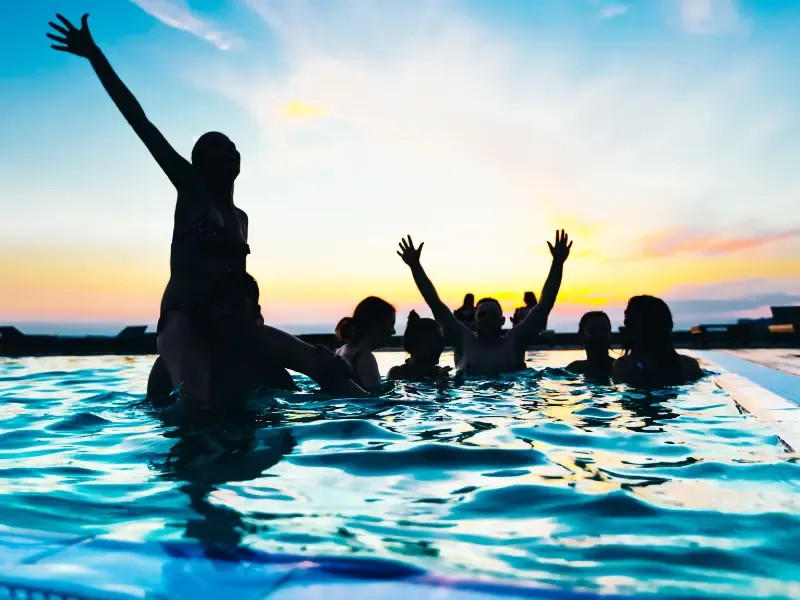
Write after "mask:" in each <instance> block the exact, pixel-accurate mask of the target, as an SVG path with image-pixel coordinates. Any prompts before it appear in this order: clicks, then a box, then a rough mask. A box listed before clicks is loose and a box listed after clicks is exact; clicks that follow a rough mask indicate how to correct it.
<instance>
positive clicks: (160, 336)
mask: <svg viewBox="0 0 800 600" xmlns="http://www.w3.org/2000/svg"><path fill="white" fill-rule="evenodd" d="M57 18H58V20H59V23H55V22H51V23H50V26H51V27H52V29H53V32H51V33H48V34H47V36H48V37H49V38H50V39H51V40H53V41H54V42H55V44H53V45H52V47H53V48H54V49H55V50H58V51H62V52H68V53H71V54H74V55H77V56H80V57H83V58H86V59H87V60H88V61H89V63H90V64H91V65H92V67H93V69H94V71H95V73H96V74H97V77H98V78H99V79H100V82H101V83H102V85H103V87H104V88H105V90H106V91H107V92H108V95H109V96H110V97H111V99H112V100H113V101H114V103H115V104H116V106H117V108H118V109H119V111H120V112H121V113H122V115H123V117H125V119H126V121H127V122H128V123H129V125H130V126H131V127H132V129H133V130H134V131H135V132H136V134H137V135H138V136H139V138H140V139H141V140H142V142H143V143H144V145H145V146H146V147H147V149H148V150H149V151H150V153H151V154H152V156H153V158H154V159H155V160H156V162H157V163H158V164H159V166H160V167H161V169H162V170H163V171H164V173H165V174H166V176H167V177H168V178H169V180H170V181H171V182H172V184H173V186H174V187H175V189H176V192H177V201H176V206H175V216H174V227H173V234H172V243H171V250H170V279H169V282H168V283H167V286H166V289H165V290H164V294H163V297H162V300H161V309H160V317H159V320H158V327H157V340H158V351H159V358H158V359H157V361H156V363H155V365H154V367H153V371H152V373H151V377H150V382H149V384H148V396H151V397H158V396H164V395H169V392H171V391H172V390H177V391H178V393H179V395H180V397H181V398H182V400H183V402H184V404H185V405H187V406H190V407H193V408H197V409H212V408H216V407H218V403H219V402H220V401H221V400H220V399H221V398H225V399H228V398H230V397H232V396H236V395H240V396H247V395H249V394H251V393H252V392H253V391H255V390H256V389H258V388H260V387H270V388H280V389H294V388H295V384H294V381H293V380H292V377H291V375H290V374H289V372H288V371H287V369H291V370H293V371H297V372H299V373H303V374H305V375H307V376H308V377H310V378H312V379H313V380H315V381H316V382H317V383H318V384H319V385H320V387H321V388H322V389H323V390H325V391H327V392H330V393H332V394H336V395H340V396H346V397H350V398H359V397H365V396H368V395H369V394H370V392H373V391H376V390H379V389H380V387H381V381H382V380H381V376H380V372H379V370H378V364H377V361H376V359H375V356H374V354H373V352H374V351H375V350H376V349H378V348H380V347H382V346H384V345H386V343H387V342H388V341H389V339H390V338H391V336H393V335H394V331H395V329H394V328H395V319H396V311H395V309H394V307H393V306H392V305H391V304H390V303H388V302H386V301H385V300H383V299H381V298H377V297H369V298H366V299H364V300H363V301H362V302H360V303H359V304H358V306H357V307H356V309H355V311H354V312H353V315H352V316H350V317H346V318H344V319H342V320H341V321H340V322H339V324H338V325H337V327H336V334H337V335H338V337H339V339H340V340H341V341H342V346H341V347H340V348H339V349H338V350H337V351H336V352H335V353H332V352H330V351H329V350H327V349H325V348H322V347H319V346H316V347H315V346H312V345H310V344H307V343H305V342H303V341H302V340H300V339H298V338H297V337H295V336H292V335H290V334H288V333H286V332H283V331H280V330H278V329H276V328H274V327H270V326H269V325H266V324H265V323H264V320H263V318H262V316H261V310H260V306H259V290H258V285H257V283H256V281H255V280H254V279H253V278H252V277H251V276H250V275H249V274H248V273H247V270H246V259H247V256H248V255H249V254H250V247H249V245H248V231H249V220H248V216H247V214H246V213H245V212H244V211H243V210H241V209H239V208H237V207H236V206H235V204H234V199H233V190H234V182H235V180H236V178H237V176H238V175H239V169H240V155H239V152H238V151H237V149H236V146H235V145H234V143H233V142H232V141H231V140H230V139H228V138H227V137H226V136H225V135H223V134H221V133H217V132H209V133H206V134H204V135H202V136H201V137H200V139H198V140H197V142H196V143H195V145H194V148H193V149H192V153H191V160H190V161H189V160H186V159H185V158H183V157H182V156H181V155H180V154H178V152H176V151H175V149H174V148H173V147H172V146H171V145H170V144H169V142H168V141H167V140H166V139H165V138H164V136H163V135H162V134H161V132H160V131H159V130H158V129H157V128H156V127H155V126H154V125H153V124H152V123H151V122H150V121H149V119H148V118H147V115H146V114H145V112H144V110H143V109H142V107H141V106H140V105H139V103H138V102H137V100H136V98H135V97H134V96H133V94H132V93H131V92H130V91H129V90H128V88H127V87H126V86H125V84H124V83H123V82H122V80H121V79H120V78H119V77H118V76H117V74H116V73H115V72H114V70H113V69H112V67H111V65H110V64H109V62H108V60H107V59H106V58H105V56H104V55H103V53H102V51H101V50H100V49H99V48H98V47H97V45H96V44H95V42H94V40H93V39H92V36H91V33H90V31H89V27H88V15H83V17H82V19H81V24H80V27H76V26H75V25H73V24H72V23H71V22H70V21H69V20H67V19H66V18H64V17H63V16H61V15H57ZM422 246H423V245H422V244H420V245H419V246H415V245H414V243H413V241H412V240H411V238H410V237H408V238H407V239H403V240H402V241H401V242H400V249H399V251H398V255H399V256H400V257H401V258H402V260H403V261H404V262H405V264H406V265H407V266H408V267H409V270H410V271H411V275H412V277H413V278H414V281H415V283H416V285H417V288H418V289H419V291H420V293H421V295H422V297H423V298H424V300H425V302H426V303H427V305H428V307H429V308H430V310H431V312H432V313H433V317H434V318H433V319H425V318H421V317H420V316H419V315H417V314H416V313H415V312H412V313H411V314H410V315H409V319H408V324H407V327H406V331H405V335H404V336H403V347H404V349H405V350H406V352H407V353H408V354H409V358H408V360H407V361H406V362H405V363H404V364H403V365H398V366H396V367H394V368H392V369H391V370H390V371H389V374H388V376H389V379H395V380H398V379H410V380H432V381H436V382H438V383H440V384H441V383H442V382H443V381H445V380H446V379H447V377H448V375H449V373H448V371H449V369H447V368H443V367H441V366H439V360H440V357H441V354H442V352H443V350H444V348H445V345H446V344H447V343H449V344H450V345H451V346H452V347H453V349H454V352H455V363H456V369H457V371H458V372H460V373H462V374H464V375H465V376H469V375H479V376H491V375H495V374H498V373H505V372H509V371H514V370H518V369H523V368H525V352H526V349H527V347H528V346H529V345H530V344H531V342H532V341H533V340H534V339H535V337H536V336H537V335H538V334H539V332H540V331H542V330H543V329H544V328H545V327H546V323H547V319H548V316H549V314H550V311H551V310H552V308H553V306H554V305H555V302H556V298H557V296H558V291H559V287H560V286H561V279H562V275H563V267H564V263H565V261H566V260H567V258H568V257H569V253H570V248H571V247H572V242H571V241H569V238H568V236H567V234H566V233H565V232H564V231H563V230H562V231H560V232H556V236H555V241H554V243H552V244H551V243H549V242H548V246H549V247H550V252H551V255H552V263H551V266H550V271H549V273H548V276H547V278H546V280H545V283H544V287H543V289H542V292H541V295H540V298H539V299H538V301H537V299H536V296H535V294H533V292H528V293H526V294H525V306H523V307H520V308H519V309H517V310H516V311H515V313H514V316H513V317H512V318H511V323H512V327H511V328H510V329H508V330H504V329H503V326H504V324H505V317H504V316H503V311H502V307H501V306H500V303H499V302H498V301H497V300H496V299H494V298H483V299H481V300H479V301H478V302H477V303H475V299H474V296H472V295H471V294H469V295H468V296H467V297H466V298H465V302H464V305H463V306H462V307H460V308H459V309H457V310H456V311H454V312H453V311H451V310H450V309H449V308H448V307H447V306H446V305H445V304H444V303H443V302H442V300H441V299H440V297H439V295H438V293H437V292H436V288H435V287H434V285H433V283H432V282H431V280H430V279H429V277H428V275H427V274H426V273H425V270H424V269H423V267H422V264H421V262H420V256H421V253H422ZM579 329H580V332H581V335H582V336H583V338H584V340H585V346H586V353H587V358H586V360H585V361H580V362H576V363H573V364H571V365H569V367H568V368H569V369H571V370H573V371H575V372H579V373H584V374H586V375H590V376H602V377H608V376H613V377H614V378H615V379H617V380H619V381H628V382H634V383H642V384H647V383H653V382H655V383H658V384H661V383H667V384H671V383H683V382H685V381H688V380H689V379H691V378H692V377H696V376H698V375H699V367H698V366H697V363H696V361H694V360H693V359H691V358H688V357H684V356H680V355H678V354H677V353H676V352H675V350H674V348H673V346H672V342H671V332H672V317H671V315H670V312H669V309H668V307H667V305H666V304H665V303H664V302H663V301H661V300H658V299H657V298H653V297H650V296H638V297H635V298H632V299H631V301H630V302H629V304H628V307H627V310H626V313H625V332H626V352H625V355H624V356H622V357H621V358H618V359H616V360H613V359H612V358H611V357H610V356H609V353H608V352H609V349H610V343H609V342H610V334H611V324H610V322H609V320H608V317H607V316H606V315H605V313H601V312H595V313H588V314H587V315H585V316H584V318H583V319H581V324H580V327H579ZM226 401H227V400H226Z"/></svg>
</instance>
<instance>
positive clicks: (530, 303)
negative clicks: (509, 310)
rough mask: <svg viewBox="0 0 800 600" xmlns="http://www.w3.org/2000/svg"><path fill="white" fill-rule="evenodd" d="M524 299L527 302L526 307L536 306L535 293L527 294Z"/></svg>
mask: <svg viewBox="0 0 800 600" xmlns="http://www.w3.org/2000/svg"><path fill="white" fill-rule="evenodd" d="M522 298H523V299H524V300H525V305H526V306H536V294H534V293H533V292H525V294H524V295H523V296H522Z"/></svg>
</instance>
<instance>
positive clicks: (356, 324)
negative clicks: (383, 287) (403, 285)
mask: <svg viewBox="0 0 800 600" xmlns="http://www.w3.org/2000/svg"><path fill="white" fill-rule="evenodd" d="M394 315H395V309H394V306H392V305H391V304H389V303H388V302H387V301H386V300H384V299H382V298H378V297H376V296H369V297H368V298H364V299H363V300H362V301H361V302H359V303H358V306H356V309H355V310H354V311H353V316H352V317H344V318H343V319H342V320H340V321H339V323H338V324H337V325H336V337H338V338H339V339H340V340H341V341H343V342H344V343H345V344H348V343H357V342H359V341H360V340H361V339H362V338H363V337H364V335H365V334H366V333H367V332H368V331H369V330H370V329H373V328H374V327H377V326H380V325H382V324H383V323H386V322H387V321H389V320H390V319H392V318H393V317H394Z"/></svg>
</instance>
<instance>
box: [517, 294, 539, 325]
mask: <svg viewBox="0 0 800 600" xmlns="http://www.w3.org/2000/svg"><path fill="white" fill-rule="evenodd" d="M522 299H523V300H524V302H525V306H520V307H519V308H517V309H515V310H514V315H513V316H512V317H511V325H516V324H517V323H522V321H523V320H524V319H525V315H527V314H528V311H529V310H530V309H532V308H533V307H534V306H536V304H537V302H538V301H537V300H536V294H534V293H533V292H525V294H524V295H523V296H522Z"/></svg>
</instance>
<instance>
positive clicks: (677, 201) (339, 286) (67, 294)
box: [0, 0, 800, 328]
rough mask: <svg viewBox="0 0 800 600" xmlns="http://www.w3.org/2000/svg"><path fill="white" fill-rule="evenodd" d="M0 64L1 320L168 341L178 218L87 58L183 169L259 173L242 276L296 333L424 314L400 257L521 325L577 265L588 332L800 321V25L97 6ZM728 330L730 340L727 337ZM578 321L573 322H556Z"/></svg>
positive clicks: (459, 11)
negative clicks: (58, 44)
mask: <svg viewBox="0 0 800 600" xmlns="http://www.w3.org/2000/svg"><path fill="white" fill-rule="evenodd" d="M14 10H15V12H14V18H13V19H7V20H6V21H4V23H3V25H0V27H2V29H3V31H2V36H0V45H2V47H0V50H2V54H0V56H2V58H0V109H2V115H3V116H2V119H0V137H1V138H2V139H3V140H4V142H5V144H6V148H7V149H10V150H8V151H7V152H6V153H5V160H4V161H2V163H0V203H1V204H2V209H3V212H4V215H9V216H10V217H7V218H6V219H4V220H3V221H2V222H0V246H2V252H0V255H2V256H3V257H4V258H0V275H1V276H3V279H5V280H6V281H8V282H10V286H9V287H10V288H12V289H13V292H12V294H10V297H7V298H0V317H4V319H2V318H0V320H17V321H20V320H22V321H30V320H43V321H52V320H65V319H66V320H81V321H88V320H115V321H120V320H142V321H147V322H152V321H155V318H156V316H157V315H156V314H155V312H156V311H157V306H158V300H159V296H160V293H161V290H162V289H163V285H164V283H165V282H166V279H167V277H168V271H167V269H168V247H169V236H170V229H171V218H172V210H173V207H174V192H173V191H172V190H171V188H170V186H169V184H168V182H167V180H166V178H165V177H164V176H163V175H162V174H161V173H160V172H159V170H158V168H157V166H156V165H155V164H154V163H153V161H152V159H151V158H150V157H149V155H148V154H147V152H146V151H145V150H144V148H143V147H142V146H141V144H140V142H139V141H138V140H137V139H136V137H135V135H134V134H133V133H132V132H131V131H130V130H129V128H128V127H127V125H126V124H125V122H124V120H123V119H122V118H121V117H120V116H119V115H118V113H117V112H116V109H115V107H114V106H113V104H112V103H111V102H110V101H109V99H108V98H107V97H106V95H105V93H104V92H103V90H102V88H101V86H100V85H99V83H98V82H97V80H96V78H95V76H94V75H93V73H92V72H91V69H90V67H89V65H88V64H87V63H86V62H85V61H83V60H81V59H78V58H75V57H71V56H68V55H63V54H60V53H56V52H53V51H52V50H50V48H49V41H48V40H47V39H46V38H45V37H44V34H45V32H46V30H47V22H48V21H49V20H51V19H52V18H53V16H54V14H55V12H57V11H61V12H63V13H64V14H65V15H66V16H67V17H69V18H72V19H74V20H75V21H77V20H79V18H80V14H82V13H83V12H89V13H90V14H91V18H90V25H91V27H92V31H93V34H94V36H95V40H96V41H97V42H98V44H99V45H100V46H101V48H102V49H103V50H104V51H105V53H106V55H107V56H108V57H109V59H110V60H111V62H112V64H113V65H114V67H115V68H116V70H117V71H118V73H119V74H120V75H121V77H122V78H123V80H124V81H125V82H126V83H127V84H128V85H129V87H130V88H131V89H132V90H133V92H134V93H135V94H136V95H137V97H138V98H139V100H140V102H141V103H142V105H143V106H144V108H145V110H146V111H147V113H148V115H149V116H150V118H151V120H153V121H154V122H155V123H156V124H157V125H158V126H159V127H160V128H161V129H162V131H163V132H164V133H165V135H166V136H167V137H168V139H170V140H171V141H172V143H173V145H175V146H176V148H177V149H178V150H179V151H181V152H183V153H185V154H186V155H187V156H188V154H189V152H190V150H191V146H192V144H193V141H194V140H195V139H196V138H197V137H198V136H199V135H200V134H202V133H203V132H204V131H207V130H220V131H223V132H225V133H227V134H228V135H229V136H230V137H231V138H232V139H233V140H234V141H235V142H236V144H237V146H238V147H239V148H240V150H241V152H242V155H243V171H242V176H241V177H240V179H239V181H238V182H237V190H236V196H237V202H238V204H239V205H240V206H242V207H243V208H244V209H245V210H247V211H248V213H249V214H250V217H251V238H252V240H251V246H252V248H253V255H252V256H251V258H250V262H249V265H250V270H251V271H252V272H253V273H254V274H255V275H256V277H257V278H258V279H259V281H260V282H261V285H262V289H263V290H264V296H265V297H264V304H265V312H266V313H267V315H268V318H269V319H270V320H272V321H273V322H278V323H299V322H307V323H329V322H333V321H335V320H336V318H337V317H338V316H340V315H342V314H343V313H344V312H347V311H348V310H350V309H351V308H352V307H353V306H354V305H355V303H356V302H357V301H358V300H359V299H360V298H362V297H364V296H365V295H368V294H373V293H374V294H379V295H383V296H385V297H386V298H387V299H389V300H390V301H392V302H394V303H395V304H397V305H398V307H400V308H401V309H404V310H405V309H408V308H411V307H414V306H419V296H418V294H417V292H416V290H415V289H414V287H413V283H412V282H411V278H410V277H409V276H408V273H407V272H406V270H405V268H404V266H403V265H402V263H400V261H399V259H398V258H397V257H396V256H395V254H394V249H395V245H396V242H397V240H399V238H400V236H402V235H404V234H406V233H411V234H412V235H414V236H415V237H416V238H418V239H420V240H425V241H426V242H427V243H426V246H425V248H426V251H425V254H424V256H423V260H424V263H425V265H426V267H427V268H428V271H429V272H430V274H431V276H432V277H433V279H434V281H435V282H436V283H437V284H438V285H439V287H440V288H441V291H442V293H443V295H444V296H445V297H446V299H447V300H448V301H449V302H450V303H454V304H455V303H457V302H458V301H459V300H460V297H461V296H462V295H463V293H464V292H466V291H474V292H475V293H477V294H480V295H496V296H499V297H500V298H501V300H503V302H504V304H505V305H506V306H507V307H508V308H510V307H511V306H513V304H514V303H515V302H517V299H518V298H519V297H520V296H521V294H522V292H523V291H524V290H525V289H534V290H537V291H538V290H539V289H540V287H541V283H542V280H543V278H544V276H545V274H546V270H547V265H548V262H549V261H548V255H547V250H546V246H545V243H544V242H545V240H546V239H547V238H548V237H550V236H551V235H552V231H553V230H554V229H555V228H556V227H559V226H564V227H566V228H568V229H569V230H571V231H572V233H573V235H574V237H575V244H576V245H575V253H574V256H573V257H572V258H571V259H570V263H568V266H567V275H566V277H565V282H564V288H563V290H564V293H563V294H562V302H561V303H560V305H559V307H558V308H557V311H556V313H554V319H555V321H556V322H557V323H559V322H560V323H563V325H562V327H563V328H568V327H571V326H572V324H573V323H574V322H576V321H577V317H578V316H579V315H580V312H581V311H583V310H585V309H587V308H596V307H598V306H608V307H609V308H610V311H611V312H612V314H619V312H620V309H621V306H622V305H623V304H624V300H625V298H627V297H629V296H630V295H632V294H635V293H643V292H648V293H655V294H659V295H663V296H665V297H667V298H668V299H670V300H672V301H673V305H674V307H675V308H676V317H677V320H678V321H679V322H683V323H692V322H697V321H699V320H709V319H712V320H724V319H728V318H735V317H737V316H746V315H758V314H764V311H765V310H766V307H767V306H768V305H769V304H772V303H784V304H785V303H792V302H797V301H798V300H800V258H798V257H800V211H798V210H797V206H798V200H800V175H798V171H797V169H796V166H795V161H796V157H797V156H798V155H800V135H799V134H800V120H799V119H800V111H799V110H798V107H800V84H798V78H797V77H796V76H794V70H795V65H796V58H797V57H796V55H797V52H798V50H797V48H796V43H794V42H795V39H796V32H797V31H798V26H800V6H798V4H797V3H795V2H789V1H785V2H782V1H778V0H775V1H772V2H767V1H764V0H761V1H749V2H748V1H738V2H737V1H734V0H639V1H633V0H631V1H627V2H626V1H620V2H608V1H603V0H528V1H523V0H519V1H517V0H515V1H500V0H497V1H489V0H484V1H477V0H473V1H470V2H466V1H465V2H436V1H425V2H423V1H411V2H403V3H390V2H380V3H379V2H366V1H361V2H356V1H341V2H333V1H330V2H322V1H320V2H307V1H305V0H202V1H201V0H135V1H133V0H102V1H100V0H86V1H83V2H74V1H73V2H69V3H65V2H63V1H62V2H55V1H50V0H38V1H37V2H30V3H20V4H19V5H18V6H16V7H15V9H14ZM712 317H713V318H712ZM559 320H560V321H559Z"/></svg>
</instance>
